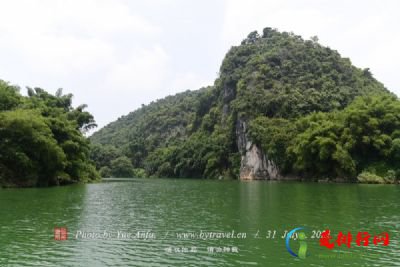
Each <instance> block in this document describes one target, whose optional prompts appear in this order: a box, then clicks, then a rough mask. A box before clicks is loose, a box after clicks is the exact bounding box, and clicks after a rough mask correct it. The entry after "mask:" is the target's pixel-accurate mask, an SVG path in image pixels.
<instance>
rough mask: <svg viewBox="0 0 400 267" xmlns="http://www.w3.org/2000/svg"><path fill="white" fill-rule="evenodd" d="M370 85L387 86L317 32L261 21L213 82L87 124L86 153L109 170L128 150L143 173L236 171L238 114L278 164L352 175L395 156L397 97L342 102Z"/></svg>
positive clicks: (376, 89)
mask: <svg viewBox="0 0 400 267" xmlns="http://www.w3.org/2000/svg"><path fill="white" fill-rule="evenodd" d="M367 94H382V95H386V96H387V95H390V94H389V93H388V91H387V90H386V89H385V88H384V86H383V85H382V84H381V83H380V82H378V81H377V80H376V79H374V78H373V76H372V74H371V72H370V71H369V70H368V69H359V68H356V67H354V66H353V65H352V64H351V62H350V60H349V59H347V58H342V57H341V56H340V55H339V53H338V52H337V51H335V50H332V49H330V48H328V47H324V46H322V45H320V44H319V43H318V38H317V37H313V38H312V39H311V40H303V39H302V38H301V37H300V36H297V35H294V34H292V33H287V32H282V33H280V32H278V31H276V30H274V29H271V28H265V29H264V30H263V33H262V35H260V34H258V33H257V32H251V33H250V34H249V35H248V37H247V38H246V39H245V40H243V42H242V43H241V45H240V46H235V47H232V48H231V49H230V51H229V52H228V53H227V55H226V56H225V59H224V60H223V62H222V65H221V68H220V71H219V77H218V78H217V79H216V80H215V83H214V85H213V86H211V87H207V88H202V89H200V90H197V91H186V92H184V93H180V94H177V95H175V96H168V97H166V98H164V99H161V100H158V101H156V102H152V103H151V104H149V105H147V106H145V105H143V106H142V108H140V109H138V110H136V111H134V112H132V113H130V114H128V115H127V116H123V117H121V118H119V119H118V120H117V121H115V122H113V123H111V124H109V125H107V126H106V127H104V128H103V129H101V130H100V131H98V132H96V133H94V134H93V136H92V137H91V138H90V139H91V140H92V142H93V143H95V144H96V146H93V149H92V151H94V152H92V159H93V160H94V161H96V164H97V167H98V168H101V167H102V166H107V167H109V168H110V170H111V171H112V167H111V165H110V161H111V160H115V159H116V158H118V157H120V156H126V157H128V158H129V159H130V161H131V164H132V168H133V169H142V170H145V171H144V172H141V174H145V175H146V176H157V177H189V178H190V177H192V178H221V177H226V178H228V177H229V178H231V177H233V178H236V177H238V175H239V167H240V156H241V155H240V152H239V148H238V145H237V144H238V142H237V141H238V138H239V137H238V133H237V125H238V121H239V120H240V121H245V122H248V125H249V127H248V129H246V131H247V132H246V133H245V134H246V135H248V136H249V137H250V139H251V140H253V142H255V143H257V144H258V145H260V146H261V147H262V149H263V150H264V152H265V153H266V154H267V157H268V159H270V160H273V161H274V162H275V163H276V164H277V165H278V166H279V168H280V170H281V171H282V172H283V173H287V174H289V173H296V174H300V175H308V176H309V177H318V176H332V177H347V178H348V179H350V180H355V177H356V175H357V174H358V173H360V172H361V171H362V170H363V169H364V168H366V166H368V165H369V164H371V163H373V162H376V161H377V160H382V159H388V160H390V164H391V165H395V164H396V162H398V160H399V158H400V141H399V140H400V128H399V127H398V125H397V116H398V115H396V112H397V108H396V107H395V106H396V105H397V104H395V103H397V102H396V101H397V100H396V101H394V99H393V97H392V96H387V97H386V98H385V97H384V96H382V97H371V98H368V97H367V98H361V99H359V100H356V102H354V104H352V105H351V106H350V107H349V108H347V109H345V108H346V107H347V106H348V105H349V104H350V103H352V102H353V101H354V99H355V98H356V97H358V96H364V95H367ZM368 99H370V100H368ZM382 105H389V106H388V107H386V109H384V110H382V108H383V107H382ZM390 105H392V106H390ZM344 109H345V111H343V110H344ZM309 114H311V115H309ZM382 114H383V115H382ZM398 114H400V113H398ZM101 146H105V147H104V148H101ZM110 146H113V147H114V148H110ZM115 148H118V149H117V151H118V152H116V151H115ZM102 150H104V151H103V152H101V151H102ZM242 150H243V149H242V148H241V149H240V151H242ZM107 151H108V152H107ZM112 151H113V152H112ZM394 170H397V168H394ZM133 173H135V172H134V171H133ZM136 176H137V175H136Z"/></svg>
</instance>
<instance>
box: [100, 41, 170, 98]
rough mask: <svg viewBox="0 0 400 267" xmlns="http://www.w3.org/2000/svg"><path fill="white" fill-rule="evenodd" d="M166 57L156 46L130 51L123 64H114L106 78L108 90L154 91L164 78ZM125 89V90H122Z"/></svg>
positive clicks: (160, 48) (159, 47)
mask: <svg viewBox="0 0 400 267" xmlns="http://www.w3.org/2000/svg"><path fill="white" fill-rule="evenodd" d="M167 61H168V55H167V53H166V52H165V51H164V49H163V48H162V47H161V46H159V45H156V46H154V47H151V48H149V49H138V50H135V51H131V54H130V55H128V56H127V58H126V59H125V60H123V62H115V64H114V65H113V67H112V69H110V71H109V73H108V74H107V77H106V81H105V82H106V84H107V87H108V88H115V89H116V90H117V91H118V90H127V89H128V90H129V88H130V89H132V90H141V91H146V92H149V91H154V90H157V89H159V88H160V87H161V86H162V85H163V82H164V79H165V78H166V71H167ZM124 88H127V89H124Z"/></svg>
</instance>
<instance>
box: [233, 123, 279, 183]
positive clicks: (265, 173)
mask: <svg viewBox="0 0 400 267" xmlns="http://www.w3.org/2000/svg"><path fill="white" fill-rule="evenodd" d="M236 138H237V139H236V140H237V145H238V149H239V152H240V154H241V163H240V179H241V180H267V179H268V180H277V179H280V178H281V175H280V172H279V169H278V167H277V166H276V164H274V162H273V161H271V160H268V157H267V155H265V153H264V152H263V150H262V149H261V148H260V147H258V145H257V144H255V143H253V142H252V141H251V139H250V138H249V136H248V134H247V129H246V121H245V120H243V119H238V120H237V123H236Z"/></svg>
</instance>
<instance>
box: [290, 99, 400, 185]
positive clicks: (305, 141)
mask: <svg viewBox="0 0 400 267" xmlns="http://www.w3.org/2000/svg"><path fill="white" fill-rule="evenodd" d="M398 114H400V101H399V100H398V99H397V98H396V97H394V96H390V95H377V96H366V97H360V98H358V99H356V100H355V101H354V102H353V103H352V104H351V105H349V106H348V107H347V108H346V109H344V110H343V111H340V112H332V113H316V114H312V115H309V116H306V117H304V118H300V119H299V120H298V121H297V122H296V125H297V131H298V133H297V135H296V137H295V138H294V139H293V141H292V142H291V143H290V144H289V146H288V147H287V152H288V154H289V155H290V156H291V157H292V159H294V162H293V166H294V169H295V170H296V171H298V172H300V173H304V174H307V175H309V176H321V175H328V176H331V177H347V178H348V179H354V178H355V177H356V174H357V173H360V172H361V171H362V170H364V169H365V168H367V167H369V166H379V164H377V163H381V162H385V164H384V166H385V167H379V168H376V170H374V171H371V170H369V172H373V173H377V174H381V175H386V173H387V169H388V168H392V169H393V170H396V169H399V168H400V165H399V161H398V160H397V155H398V154H397V150H398V140H397V139H396V138H395V139H394V140H393V139H392V137H391V136H393V137H395V136H396V131H397V129H399V127H400V117H399V115H398ZM393 172H394V171H393Z"/></svg>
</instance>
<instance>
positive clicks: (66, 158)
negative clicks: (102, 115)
mask: <svg viewBox="0 0 400 267" xmlns="http://www.w3.org/2000/svg"><path fill="white" fill-rule="evenodd" d="M19 91H20V88H19V87H17V86H13V85H10V84H9V83H7V82H4V81H2V80H0V186H2V187H35V186H36V187H45V186H53V185H66V184H72V183H80V182H81V183H85V182H90V181H95V180H99V179H100V176H99V174H98V172H97V171H96V169H95V166H94V164H93V162H92V161H91V160H90V159H89V150H90V144H89V141H88V140H87V138H86V137H85V136H84V133H85V132H86V131H87V130H89V129H91V128H93V127H95V126H96V124H95V121H94V118H93V116H92V115H91V114H90V113H88V112H87V111H85V110H84V109H85V108H86V105H80V106H78V107H76V108H74V107H72V94H66V95H64V94H63V92H62V89H59V90H58V91H57V92H56V94H55V95H52V94H49V93H48V92H46V91H45V90H43V89H41V88H29V87H28V88H27V96H22V95H21V94H20V92H19Z"/></svg>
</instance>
